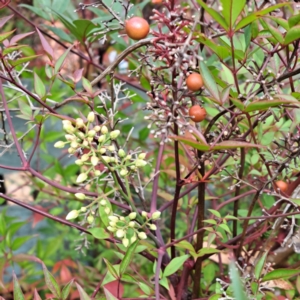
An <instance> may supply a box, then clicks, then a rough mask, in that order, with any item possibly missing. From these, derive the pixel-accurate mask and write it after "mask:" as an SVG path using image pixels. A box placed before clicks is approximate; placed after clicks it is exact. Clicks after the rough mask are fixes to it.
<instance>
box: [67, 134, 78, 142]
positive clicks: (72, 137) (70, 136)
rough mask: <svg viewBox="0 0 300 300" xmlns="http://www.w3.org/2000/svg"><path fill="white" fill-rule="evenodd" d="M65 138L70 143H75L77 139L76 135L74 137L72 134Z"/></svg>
mask: <svg viewBox="0 0 300 300" xmlns="http://www.w3.org/2000/svg"><path fill="white" fill-rule="evenodd" d="M65 138H66V140H67V141H69V142H71V141H74V140H75V139H76V137H75V136H74V135H72V134H66V135H65Z"/></svg>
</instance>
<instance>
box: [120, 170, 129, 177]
mask: <svg viewBox="0 0 300 300" xmlns="http://www.w3.org/2000/svg"><path fill="white" fill-rule="evenodd" d="M127 174H128V171H127V170H126V169H122V170H121V171H120V175H121V176H122V177H125V176H126V175H127Z"/></svg>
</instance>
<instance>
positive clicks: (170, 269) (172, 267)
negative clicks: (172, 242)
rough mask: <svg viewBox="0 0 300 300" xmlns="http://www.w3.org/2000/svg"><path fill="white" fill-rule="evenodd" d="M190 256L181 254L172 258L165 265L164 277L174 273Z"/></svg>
mask: <svg viewBox="0 0 300 300" xmlns="http://www.w3.org/2000/svg"><path fill="white" fill-rule="evenodd" d="M189 257H190V255H187V254H185V255H182V256H179V257H175V258H173V259H172V260H171V261H170V262H169V264H168V265H167V266H166V268H165V270H164V275H163V276H164V277H167V276H170V275H172V274H174V273H175V272H176V271H177V270H178V269H180V268H181V266H182V265H183V264H184V262H185V261H186V260H187V259H188V258H189Z"/></svg>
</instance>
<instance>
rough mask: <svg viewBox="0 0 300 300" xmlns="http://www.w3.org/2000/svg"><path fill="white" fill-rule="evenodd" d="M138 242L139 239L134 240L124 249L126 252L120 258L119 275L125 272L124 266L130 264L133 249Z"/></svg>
mask: <svg viewBox="0 0 300 300" xmlns="http://www.w3.org/2000/svg"><path fill="white" fill-rule="evenodd" d="M138 243H139V240H136V241H135V242H134V243H133V244H131V245H130V246H129V247H128V249H127V251H126V254H125V256H124V258H123V259H122V261H121V264H120V274H121V275H122V274H123V273H124V272H125V270H126V268H127V267H128V265H129V264H130V262H131V260H132V258H133V255H134V251H135V249H136V247H137V245H138Z"/></svg>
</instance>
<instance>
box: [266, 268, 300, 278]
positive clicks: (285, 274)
mask: <svg viewBox="0 0 300 300" xmlns="http://www.w3.org/2000/svg"><path fill="white" fill-rule="evenodd" d="M299 273H300V270H289V269H276V270H274V271H271V272H270V273H268V274H267V275H266V276H264V277H263V278H262V281H269V280H275V279H288V278H290V277H293V276H296V275H298V274H299Z"/></svg>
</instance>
